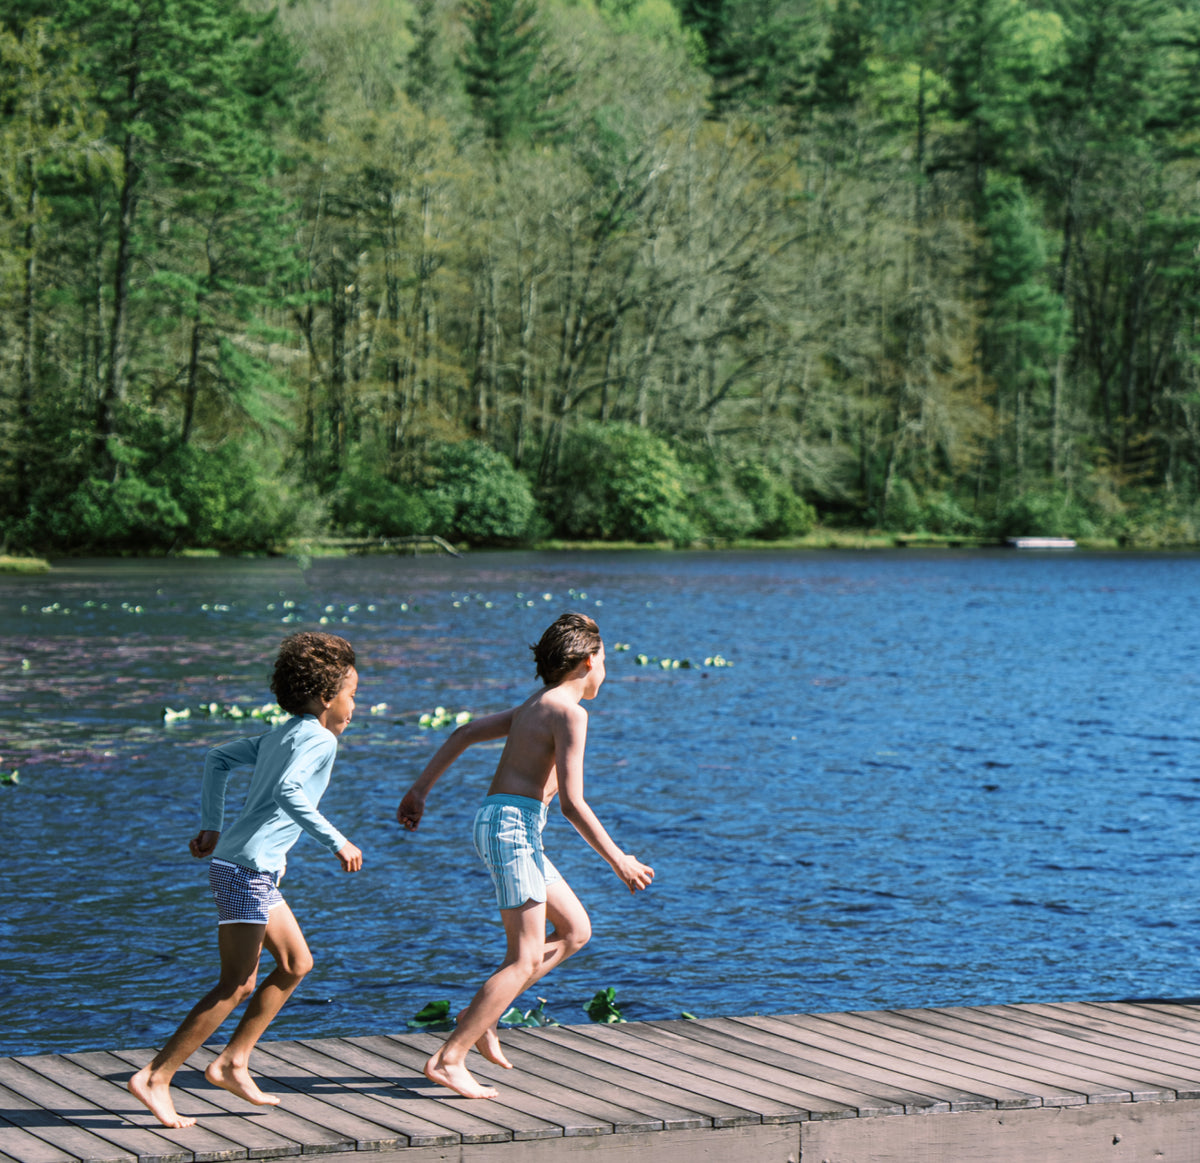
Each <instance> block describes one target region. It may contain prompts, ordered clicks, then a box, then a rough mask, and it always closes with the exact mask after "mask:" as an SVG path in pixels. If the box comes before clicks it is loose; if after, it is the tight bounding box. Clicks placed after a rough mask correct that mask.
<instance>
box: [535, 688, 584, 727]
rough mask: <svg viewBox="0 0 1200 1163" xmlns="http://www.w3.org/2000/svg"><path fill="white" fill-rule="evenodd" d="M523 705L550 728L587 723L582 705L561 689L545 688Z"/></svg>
mask: <svg viewBox="0 0 1200 1163" xmlns="http://www.w3.org/2000/svg"><path fill="white" fill-rule="evenodd" d="M525 705H526V706H527V707H529V708H531V709H532V710H533V712H534V715H535V716H536V717H537V718H538V719H540V720H541V721H543V722H545V723H547V724H548V725H550V726H552V727H557V726H563V725H567V724H571V723H586V722H587V711H586V710H585V709H584V707H583V705H582V703H580V701H579V699H578V698H573V697H572V696H571V694H570V693H569V692H567V691H564V690H563V689H562V688H561V687H547V688H546V689H545V690H542V691H539V692H538V693H537V694H536V695H534V697H533V698H531V699H530V700H529V702H528V703H526V704H525Z"/></svg>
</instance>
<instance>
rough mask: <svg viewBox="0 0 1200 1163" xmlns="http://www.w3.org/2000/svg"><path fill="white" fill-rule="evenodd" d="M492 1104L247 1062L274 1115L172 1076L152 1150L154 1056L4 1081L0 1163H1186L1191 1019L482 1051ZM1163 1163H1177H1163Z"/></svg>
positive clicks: (747, 1035)
mask: <svg viewBox="0 0 1200 1163" xmlns="http://www.w3.org/2000/svg"><path fill="white" fill-rule="evenodd" d="M501 1041H502V1044H503V1045H504V1048H505V1052H506V1053H507V1054H508V1056H509V1058H510V1059H511V1060H512V1062H513V1064H514V1066H515V1069H513V1070H511V1071H508V1070H503V1069H502V1068H500V1067H498V1066H496V1065H495V1064H493V1063H488V1062H486V1061H484V1060H482V1059H481V1058H479V1057H478V1056H476V1055H472V1057H471V1059H470V1065H471V1069H472V1071H473V1072H474V1073H475V1074H476V1076H477V1077H479V1078H480V1079H481V1080H486V1081H488V1082H493V1083H495V1084H496V1085H497V1086H498V1088H499V1089H500V1090H501V1095H500V1097H499V1098H497V1099H494V1100H470V1099H464V1098H461V1097H460V1096H458V1095H455V1094H453V1093H452V1092H449V1091H447V1090H446V1089H445V1088H443V1087H438V1086H435V1085H434V1084H432V1083H430V1082H429V1081H428V1080H427V1079H426V1078H424V1076H423V1074H422V1073H421V1069H422V1067H423V1065H424V1063H425V1061H426V1059H427V1057H428V1055H429V1054H430V1053H431V1052H432V1051H433V1050H434V1049H435V1048H436V1047H437V1046H438V1045H439V1044H440V1043H441V1038H440V1037H435V1036H434V1035H432V1034H428V1033H425V1032H408V1033H392V1034H369V1035H363V1036H358V1037H340V1038H315V1039H302V1040H283V1041H276V1042H264V1043H262V1044H261V1045H260V1046H259V1047H258V1049H257V1050H256V1051H255V1055H254V1059H253V1068H254V1072H255V1075H256V1077H257V1078H258V1080H259V1083H260V1085H262V1086H263V1088H264V1090H267V1091H268V1092H271V1093H274V1094H276V1095H277V1096H278V1097H280V1099H281V1102H280V1104H279V1105H278V1106H264V1107H253V1106H250V1105H248V1104H246V1103H243V1102H242V1101H241V1100H239V1099H237V1098H235V1097H234V1096H233V1095H230V1094H228V1093H227V1092H226V1091H224V1090H221V1089H220V1088H217V1087H213V1086H212V1085H211V1084H209V1083H208V1081H207V1079H205V1078H204V1075H203V1069H204V1066H205V1065H207V1063H209V1062H211V1061H212V1058H213V1056H214V1055H215V1054H216V1053H217V1048H216V1047H213V1046H205V1047H203V1048H201V1050H199V1051H197V1053H196V1054H194V1055H193V1056H192V1058H191V1059H189V1061H188V1062H187V1064H186V1065H185V1067H184V1068H183V1069H182V1070H180V1071H179V1073H178V1074H177V1075H176V1079H175V1082H176V1084H177V1085H176V1088H175V1089H176V1090H177V1092H178V1097H177V1100H176V1101H177V1107H178V1109H179V1110H180V1112H181V1113H187V1114H193V1115H195V1116H196V1117H197V1118H198V1119H199V1123H198V1125H197V1126H196V1127H191V1128H182V1129H179V1130H169V1129H167V1128H164V1127H160V1126H158V1124H157V1123H156V1122H155V1121H154V1119H153V1117H152V1116H150V1114H149V1112H148V1111H145V1110H144V1109H143V1108H142V1107H141V1104H139V1103H138V1102H137V1101H136V1100H135V1099H133V1097H132V1096H131V1095H129V1094H128V1092H127V1091H126V1089H125V1082H126V1081H127V1079H128V1076H129V1074H130V1073H132V1071H133V1070H134V1069H137V1068H138V1067H139V1066H141V1065H142V1064H144V1063H145V1062H146V1061H148V1060H149V1058H150V1057H151V1056H152V1053H153V1052H152V1051H151V1050H114V1051H92V1052H87V1053H69V1054H61V1055H23V1056H17V1057H14V1058H0V1163H238V1161H240V1160H247V1161H249V1160H252V1159H253V1160H264V1159H287V1158H290V1157H292V1156H297V1155H324V1156H325V1157H326V1158H327V1159H329V1160H330V1163H353V1159H354V1158H356V1157H358V1156H359V1155H360V1154H361V1153H362V1152H364V1151H368V1152H371V1153H372V1155H373V1156H375V1157H376V1159H377V1163H450V1161H451V1160H453V1161H454V1163H505V1161H506V1160H507V1161H508V1163H571V1161H573V1160H574V1161H575V1163H584V1161H585V1160H596V1161H597V1163H703V1161H705V1160H708V1161H710V1163H785V1161H786V1160H797V1159H800V1158H804V1159H808V1158H815V1159H830V1160H847V1159H853V1160H854V1161H855V1163H885V1161H888V1163H891V1161H897V1160H911V1159H917V1158H919V1159H921V1160H922V1163H966V1161H967V1160H972V1159H977V1160H988V1161H989V1163H991V1161H993V1160H995V1161H996V1163H998V1161H999V1160H1001V1159H1017V1158H1021V1159H1026V1158H1035V1157H1036V1158H1037V1159H1038V1160H1039V1163H1078V1161H1079V1160H1081V1159H1089V1160H1090V1159H1093V1158H1101V1157H1103V1158H1105V1159H1108V1160H1109V1161H1110V1163H1137V1161H1139V1160H1141V1159H1143V1158H1150V1157H1163V1158H1180V1159H1183V1158H1190V1157H1191V1156H1190V1155H1189V1154H1187V1152H1188V1151H1189V1150H1191V1148H1190V1147H1186V1146H1184V1145H1186V1144H1194V1143H1195V1142H1196V1141H1198V1140H1200V1008H1198V1007H1196V1006H1194V1005H1190V1004H1185V1003H1178V1002H1075V1003H1062V1004H1051V1003H1042V1004H1037V1003H1023V1004H1021V1005H995V1006H978V1007H958V1008H955V1007H942V1008H934V1009H897V1010H882V1011H863V1012H856V1013H826V1014H784V1015H752V1016H746V1017H726V1018H711V1019H702V1020H695V1021H683V1020H677V1021H651V1022H628V1023H618V1024H614V1025H611V1026H609V1025H598V1024H590V1025H578V1026H550V1027H542V1028H537V1029H508V1030H504V1031H502V1034H501ZM1180 1151H1183V1152H1184V1153H1183V1154H1180Z"/></svg>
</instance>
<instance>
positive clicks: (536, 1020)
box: [500, 997, 560, 1029]
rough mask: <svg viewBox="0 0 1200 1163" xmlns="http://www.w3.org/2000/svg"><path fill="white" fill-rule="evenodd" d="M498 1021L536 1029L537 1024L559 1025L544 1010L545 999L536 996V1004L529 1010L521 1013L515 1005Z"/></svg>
mask: <svg viewBox="0 0 1200 1163" xmlns="http://www.w3.org/2000/svg"><path fill="white" fill-rule="evenodd" d="M500 1021H501V1022H503V1024H504V1025H506V1026H526V1027H532V1028H534V1029H536V1028H537V1027H539V1026H557V1025H560V1023H559V1022H557V1021H556V1020H555V1019H554V1018H552V1017H551V1016H550V1015H549V1014H548V1013H547V1012H546V999H545V998H544V997H539V998H538V1003H537V1005H536V1006H535V1007H534V1008H533V1009H530V1010H526V1011H525V1012H524V1013H522V1012H521V1011H520V1010H519V1009H517V1007H516V1006H513V1007H512V1008H511V1009H510V1010H509V1011H508V1012H507V1013H505V1014H504V1015H503V1016H502V1017H501V1018H500Z"/></svg>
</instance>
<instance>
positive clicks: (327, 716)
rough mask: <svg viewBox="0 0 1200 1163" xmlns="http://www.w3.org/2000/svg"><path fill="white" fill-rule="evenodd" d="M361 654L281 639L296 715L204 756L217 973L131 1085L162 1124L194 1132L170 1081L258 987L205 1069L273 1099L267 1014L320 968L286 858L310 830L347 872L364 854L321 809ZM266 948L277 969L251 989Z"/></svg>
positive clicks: (218, 1079) (339, 645) (200, 843)
mask: <svg viewBox="0 0 1200 1163" xmlns="http://www.w3.org/2000/svg"><path fill="white" fill-rule="evenodd" d="M354 662H355V658H354V650H353V648H352V647H351V646H350V643H349V642H347V641H346V640H345V639H344V638H339V637H337V636H336V635H334V634H320V633H314V632H303V633H300V634H293V635H291V636H290V637H289V638H286V639H284V641H283V644H282V646H281V647H280V649H279V657H278V658H277V659H276V661H275V674H274V677H273V678H272V680H271V690H272V691H273V692H274V694H275V697H276V698H277V699H278V700H279V705H280V706H281V707H282V708H283V709H284V710H285V711H287V712H288V713H289V714H290V715H292V716H293V718H290V719H288V720H287V721H286V722H285V723H281V724H280V725H278V726H276V727H274V728H272V729H271V730H270V731H268V732H266V734H263V735H257V736H254V737H251V738H248V739H238V740H236V741H234V742H232V743H227V744H224V745H222V746H220V747H216V748H214V749H213V750H212V751H210V752H209V753H208V756H207V758H206V759H205V763H204V782H203V784H202V785H201V791H200V833H199V835H197V836H196V837H195V838H194V839H193V840H192V841H191V842H190V843H189V845H188V847H189V848H190V849H191V853H192V855H193V856H196V857H205V856H212V858H213V859H212V863H211V864H210V866H209V884H210V885H211V886H212V893H213V898H214V900H215V901H216V905H217V913H218V916H219V920H220V924H219V927H218V929H217V945H218V948H219V950H220V955H221V977H220V980H219V981H218V982H217V984H216V986H214V987H213V989H211V990H210V991H209V992H208V993H207V994H205V996H204V997H203V998H201V1000H200V1001H199V1002H197V1003H196V1005H195V1006H194V1007H193V1009H192V1011H191V1013H189V1014H188V1016H187V1017H186V1018H184V1020H183V1022H182V1024H181V1025H180V1027H179V1029H178V1030H176V1031H175V1033H174V1034H173V1035H172V1036H171V1039H170V1040H169V1041H168V1042H167V1044H166V1045H165V1046H164V1047H163V1048H162V1050H161V1051H159V1053H158V1054H157V1055H156V1056H155V1058H154V1060H153V1061H152V1062H151V1063H150V1064H149V1065H148V1066H143V1067H142V1069H141V1070H139V1071H138V1072H137V1073H136V1074H135V1075H134V1076H133V1077H132V1078H130V1080H129V1082H128V1087H129V1091H130V1093H131V1094H132V1095H134V1097H136V1098H137V1099H139V1100H140V1101H141V1102H143V1103H145V1105H146V1106H147V1107H148V1108H149V1109H150V1112H151V1113H152V1114H153V1115H154V1116H155V1118H157V1119H158V1121H159V1122H160V1123H162V1124H163V1126H165V1127H190V1126H192V1125H193V1124H194V1123H195V1121H196V1120H195V1119H193V1118H183V1117H181V1116H180V1115H178V1114H177V1113H176V1112H175V1104H174V1102H173V1101H172V1099H171V1094H170V1085H171V1079H172V1078H173V1077H174V1075H175V1072H176V1071H177V1070H178V1069H179V1068H180V1066H182V1065H183V1064H184V1062H185V1061H186V1060H187V1058H188V1057H189V1056H190V1055H191V1054H192V1053H193V1052H194V1051H195V1050H197V1049H198V1048H199V1047H200V1046H201V1045H202V1044H203V1043H204V1041H205V1040H206V1039H207V1038H209V1037H210V1036H211V1035H212V1034H214V1033H216V1031H217V1028H218V1027H219V1026H220V1025H221V1023H222V1022H223V1021H224V1020H225V1019H226V1018H227V1017H228V1016H229V1015H230V1014H231V1013H232V1012H233V1010H234V1009H235V1008H236V1007H237V1006H238V1005H239V1004H240V1003H241V1002H242V1001H244V1000H245V999H246V998H247V997H250V995H251V994H252V993H253V997H251V999H250V1004H249V1005H248V1006H247V1007H246V1012H245V1014H244V1015H243V1016H242V1020H241V1021H240V1022H239V1023H238V1026H237V1029H235V1030H234V1032H233V1037H232V1038H231V1039H230V1041H229V1044H228V1045H227V1046H226V1047H225V1049H224V1050H222V1051H221V1053H220V1054H219V1055H217V1057H216V1058H215V1059H213V1061H212V1062H211V1063H209V1065H208V1068H207V1069H206V1070H205V1071H204V1073H205V1076H206V1077H207V1078H208V1080H209V1082H211V1083H212V1084H213V1085H214V1086H220V1087H223V1088H224V1089H225V1090H228V1091H230V1092H232V1093H233V1094H236V1095H237V1096H238V1097H239V1098H244V1099H245V1100H246V1101H247V1102H251V1103H254V1104H255V1105H256V1106H274V1105H275V1104H277V1103H278V1102H279V1099H277V1098H276V1097H275V1096H274V1095H270V1094H264V1093H263V1092H262V1091H261V1090H259V1088H258V1085H257V1084H256V1083H255V1082H254V1080H253V1078H251V1076H250V1069H249V1059H250V1051H251V1050H253V1049H254V1047H255V1045H256V1044H257V1042H258V1040H259V1038H261V1037H262V1035H263V1033H264V1032H265V1031H266V1029H267V1026H268V1025H269V1024H270V1023H271V1019H272V1018H274V1017H275V1015H276V1014H277V1013H278V1012H279V1010H280V1009H281V1008H282V1006H283V1003H284V1002H286V1001H287V999H288V998H289V997H290V996H291V995H292V992H293V991H294V990H295V988H296V986H298V985H299V984H300V982H301V980H302V979H303V978H304V975H305V974H306V973H308V971H309V970H310V969H311V968H312V955H311V954H310V953H309V951H308V944H307V943H306V942H305V940H304V934H303V933H302V932H301V931H300V926H299V925H298V924H297V923H296V918H295V916H293V915H292V910H291V909H290V908H288V906H287V903H286V902H285V901H284V899H283V897H282V896H281V895H280V892H279V878H280V877H281V876H282V875H283V869H284V865H285V863H286V860H287V853H288V851H289V849H290V848H291V847H292V845H293V844H295V843H296V841H297V840H298V839H299V837H300V833H301V831H304V832H307V833H308V834H309V835H310V836H312V837H313V839H315V840H316V841H317V842H318V843H320V844H322V845H324V847H326V848H328V849H329V851H330V852H332V853H334V854H335V855H336V856H337V858H338V860H339V861H340V862H341V865H342V869H343V871H345V872H357V871H358V870H359V869H360V868H361V867H362V852H361V851H359V849H358V848H356V847H355V846H354V845H353V844H351V843H350V841H349V840H347V839H346V838H345V836H343V835H342V834H341V833H340V832H339V831H338V830H337V829H336V828H334V826H333V825H332V824H330V823H329V821H328V820H327V819H325V817H324V816H323V815H321V813H320V812H319V811H318V810H317V804H318V802H319V801H320V799H321V794H322V793H323V792H324V791H325V788H326V787H327V786H328V784H329V776H330V772H331V771H332V769H333V760H334V757H335V756H336V754H337V745H338V736H339V735H341V733H342V732H343V731H344V730H345V729H346V724H347V723H349V722H350V719H351V716H352V715H353V714H354V694H355V690H356V689H357V687H358V673H357V672H356V671H355V669H354ZM243 766H246V767H248V766H253V768H254V773H253V774H252V775H251V777H250V788H249V790H248V792H247V793H246V802H245V805H244V807H243V808H242V812H241V815H240V816H238V818H237V820H236V822H235V823H234V824H233V826H232V827H231V828H230V829H229V830H228V831H227V832H225V833H224V835H222V834H221V827H222V824H223V822H224V812H225V785H226V784H227V783H228V781H229V773H230V769H231V768H234V767H243ZM264 945H265V946H266V947H267V949H268V950H269V951H270V954H271V956H272V957H274V958H275V968H274V969H273V970H272V971H271V973H270V975H269V976H268V977H267V978H266V980H264V981H263V983H262V985H260V986H259V988H258V992H257V993H254V983H255V979H256V977H257V974H258V962H259V958H260V957H261V956H262V950H263V946H264Z"/></svg>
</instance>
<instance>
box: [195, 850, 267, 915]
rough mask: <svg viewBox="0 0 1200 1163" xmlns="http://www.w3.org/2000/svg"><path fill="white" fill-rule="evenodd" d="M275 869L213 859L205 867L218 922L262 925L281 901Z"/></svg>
mask: <svg viewBox="0 0 1200 1163" xmlns="http://www.w3.org/2000/svg"><path fill="white" fill-rule="evenodd" d="M280 876H281V873H278V872H259V871H258V870H257V869H255V868H243V867H242V866H241V865H240V864H230V863H229V861H228V860H213V861H211V862H210V863H209V866H208V886H209V888H211V889H212V894H213V900H214V901H216V903H217V917H218V918H219V920H218V924H222V925H238V924H253V925H265V924H266V923H267V914H268V913H269V912H270V911H271V910H272V909H273V908H275V906H276V905H281V904H283V894H282V893H281V892H280V891H279V877H280Z"/></svg>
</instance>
